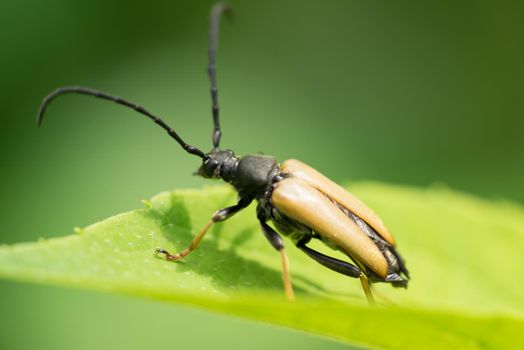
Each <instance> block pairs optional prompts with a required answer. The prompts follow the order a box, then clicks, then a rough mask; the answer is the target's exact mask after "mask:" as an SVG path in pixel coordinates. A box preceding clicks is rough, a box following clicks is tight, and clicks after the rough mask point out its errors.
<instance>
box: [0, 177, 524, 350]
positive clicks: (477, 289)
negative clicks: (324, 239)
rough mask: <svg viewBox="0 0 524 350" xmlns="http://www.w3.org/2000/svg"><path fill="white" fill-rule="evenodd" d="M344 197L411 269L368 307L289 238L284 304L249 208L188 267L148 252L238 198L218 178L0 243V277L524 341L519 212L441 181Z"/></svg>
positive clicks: (441, 339) (465, 341)
mask: <svg viewBox="0 0 524 350" xmlns="http://www.w3.org/2000/svg"><path fill="white" fill-rule="evenodd" d="M351 191H352V192H354V193H355V194H356V195H357V196H359V197H360V198H361V199H362V200H364V201H365V202H366V203H367V204H368V205H369V206H371V207H372V208H374V209H375V210H376V211H377V212H378V213H379V214H380V215H381V216H382V218H383V220H384V221H385V222H386V223H387V225H388V226H389V228H390V230H391V231H392V232H393V233H394V235H395V238H396V239H397V241H398V248H399V251H400V252H401V253H402V255H403V256H404V257H405V259H406V261H407V266H408V268H409V269H410V272H411V273H412V277H413V279H412V281H411V282H410V286H409V289H408V290H403V289H400V290H399V289H394V288H392V287H391V286H389V285H380V284H379V285H376V286H375V287H376V288H375V291H376V294H377V296H378V299H379V306H378V307H376V308H372V307H368V306H367V305H366V301H365V297H364V294H363V292H362V290H361V288H360V284H359V281H358V280H354V279H350V278H348V277H345V276H342V275H339V274H336V273H334V272H331V271H329V270H327V269H325V268H323V267H322V266H320V265H318V264H316V263H315V262H314V261H312V260H310V259H309V258H308V257H306V256H305V255H304V254H302V253H301V252H300V251H298V250H297V249H295V248H294V247H292V246H291V244H289V243H288V249H287V251H288V254H289V257H290V262H291V271H292V278H293V283H294V286H295V290H296V294H297V295H296V299H297V300H296V301H295V302H288V301H286V300H285V298H284V295H283V291H282V281H281V274H280V259H279V256H278V253H277V252H275V251H274V250H273V249H272V248H271V246H270V245H269V244H268V243H267V242H266V240H265V238H264V237H263V235H262V234H261V233H260V229H259V227H258V224H257V221H256V219H255V213H254V206H253V205H252V206H251V207H250V208H248V209H247V210H245V211H244V212H241V213H240V214H238V215H236V216H235V217H233V218H231V219H230V220H228V221H226V222H224V223H221V224H217V225H215V226H214V227H213V228H212V229H211V231H210V232H209V233H208V235H207V236H206V237H205V238H204V240H203V241H202V243H201V244H200V246H199V248H198V249H197V250H196V251H195V252H193V253H192V254H190V255H189V256H188V257H187V258H185V259H184V260H183V261H180V262H176V263H174V262H167V261H165V260H163V259H160V258H155V257H154V255H153V252H154V249H155V248H157V247H163V248H165V249H167V250H169V251H172V252H176V251H178V250H181V249H183V248H185V247H186V246H187V245H188V243H189V242H190V241H191V239H192V238H193V236H194V234H195V232H197V231H198V230H199V229H200V228H201V227H202V226H203V225H204V224H205V223H206V222H207V221H208V220H209V217H210V216H211V214H212V213H213V212H214V211H215V210H216V209H218V208H220V207H224V206H227V205H231V204H232V203H234V202H235V199H236V198H235V194H234V192H233V191H232V190H230V189H229V188H226V187H223V186H219V187H207V188H205V189H203V190H179V191H174V192H165V193H161V194H159V195H157V196H155V197H154V198H153V199H152V200H151V201H150V202H148V201H145V204H146V208H145V209H139V210H135V211H132V212H129V213H124V214H120V215H116V216H113V217H111V218H109V219H107V220H104V221H102V222H99V223H96V224H94V225H91V226H89V227H86V228H85V229H77V230H76V231H77V232H76V233H75V234H74V235H70V236H66V237H62V238H55V239H49V240H45V239H43V240H40V241H38V242H33V243H22V244H16V245H13V246H2V247H0V276H3V277H4V278H9V279H14V280H19V281H30V282H38V283H46V284H55V285H62V286H67V287H77V288H87V289H93V290H103V291H111V292H115V293H123V294H130V295H139V296H144V297H150V298H156V299H161V300H167V301H172V302H177V303H183V304H188V305H195V306H198V307H202V308H207V309H210V310H215V311H219V312H224V313H227V314H231V315H238V316H242V317H247V318H251V319H255V320H262V321H266V322H270V323H273V324H278V325H282V326H288V327H292V328H296V329H300V330H304V331H308V332H311V333H315V334H319V335H324V336H328V337H332V338H335V339H338V340H341V341H346V342H350V343H353V344H360V345H364V346H369V347H379V348H389V349H421V348H423V349H432V348H434V349H457V348H460V349H480V348H483V349H484V348H493V349H501V348H523V347H524V343H523V340H522V334H524V287H523V278H522V276H523V273H522V268H523V267H524V255H523V254H522V250H523V248H524V210H523V208H522V207H520V206H518V205H516V204H512V203H508V202H503V201H497V202H490V201H486V200H481V199H478V198H475V197H472V196H468V195H465V194H460V193H457V192H453V191H451V190H448V189H446V188H439V187H435V188H431V189H426V190H424V189H415V188H410V187H403V186H392V185H385V184H378V183H358V184H354V185H352V186H351ZM318 248H322V247H320V246H318ZM326 252H327V251H326ZM330 254H335V252H330Z"/></svg>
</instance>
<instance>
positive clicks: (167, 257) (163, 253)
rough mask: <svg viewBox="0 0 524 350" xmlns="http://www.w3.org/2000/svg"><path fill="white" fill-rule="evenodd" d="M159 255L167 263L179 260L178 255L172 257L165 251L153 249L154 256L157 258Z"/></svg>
mask: <svg viewBox="0 0 524 350" xmlns="http://www.w3.org/2000/svg"><path fill="white" fill-rule="evenodd" d="M159 254H162V255H164V258H165V259H166V260H169V261H175V260H178V259H180V258H181V256H179V254H175V255H173V254H171V253H169V252H168V251H167V250H165V249H162V248H157V249H155V256H156V257H158V255H159Z"/></svg>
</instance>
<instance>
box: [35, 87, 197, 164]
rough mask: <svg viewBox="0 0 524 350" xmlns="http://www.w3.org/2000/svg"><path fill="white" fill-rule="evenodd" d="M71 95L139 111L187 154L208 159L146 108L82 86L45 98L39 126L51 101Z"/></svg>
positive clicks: (41, 107) (39, 116)
mask: <svg viewBox="0 0 524 350" xmlns="http://www.w3.org/2000/svg"><path fill="white" fill-rule="evenodd" d="M69 93H76V94H83V95H88V96H94V97H98V98H101V99H104V100H108V101H112V102H115V103H118V104H120V105H122V106H126V107H129V108H132V109H134V110H135V111H137V112H138V113H140V114H143V115H145V116H147V117H149V118H150V119H151V120H153V121H154V122H155V123H157V124H158V125H160V126H161V127H162V128H163V129H164V130H165V131H167V133H168V134H169V136H171V137H172V138H174V139H175V140H176V142H178V143H179V144H180V146H182V148H183V149H184V150H186V152H188V153H190V154H194V155H195V156H199V157H200V158H206V157H207V156H206V154H205V153H204V152H202V151H201V150H199V149H198V148H196V147H194V146H191V145H188V144H187V143H185V142H184V140H182V139H181V138H180V136H178V134H177V133H176V132H175V130H173V129H172V128H170V127H169V126H168V125H167V124H166V123H165V122H164V121H163V120H162V119H160V118H158V117H157V116H155V115H153V114H152V113H151V112H149V111H147V110H146V109H145V108H144V107H142V106H140V105H137V104H135V103H132V102H129V101H127V100H124V99H123V98H121V97H118V96H112V95H109V94H106V93H105V92H102V91H97V90H93V89H90V88H86V87H82V86H64V87H61V88H58V89H56V90H55V91H53V92H52V93H50V94H49V95H47V96H46V97H45V98H44V100H43V101H42V104H41V105H40V109H39V110H38V115H37V119H36V120H37V123H38V125H39V126H40V125H41V124H42V121H43V120H44V114H45V112H46V110H47V107H48V106H49V104H50V103H51V101H53V100H54V99H55V98H57V97H58V96H60V95H64V94H69Z"/></svg>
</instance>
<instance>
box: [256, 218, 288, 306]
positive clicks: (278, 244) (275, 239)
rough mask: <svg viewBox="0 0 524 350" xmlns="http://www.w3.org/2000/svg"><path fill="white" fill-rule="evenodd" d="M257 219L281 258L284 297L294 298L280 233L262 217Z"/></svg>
mask: <svg viewBox="0 0 524 350" xmlns="http://www.w3.org/2000/svg"><path fill="white" fill-rule="evenodd" d="M258 220H259V221H260V226H261V227H262V232H263V233H264V236H266V238H267V240H268V241H269V243H271V245H272V246H273V248H275V249H276V250H277V251H278V252H279V253H280V259H281V260H282V280H283V281H284V291H285V293H286V297H287V298H288V299H289V300H294V299H295V294H294V292H293V284H292V283H291V277H290V276H289V261H288V258H287V254H286V251H285V249H284V242H283V241H282V237H280V235H279V234H278V233H277V232H276V231H275V230H273V228H272V227H271V226H269V225H268V224H267V223H266V221H265V220H264V219H263V218H261V217H259V218H258Z"/></svg>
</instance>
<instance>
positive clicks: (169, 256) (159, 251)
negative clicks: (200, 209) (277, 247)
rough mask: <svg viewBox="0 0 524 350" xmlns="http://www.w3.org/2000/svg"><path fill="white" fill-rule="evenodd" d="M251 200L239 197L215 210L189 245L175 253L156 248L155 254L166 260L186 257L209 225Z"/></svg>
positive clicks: (226, 217)
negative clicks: (230, 204)
mask: <svg viewBox="0 0 524 350" xmlns="http://www.w3.org/2000/svg"><path fill="white" fill-rule="evenodd" d="M251 201H252V199H251V198H247V197H241V198H240V199H239V201H238V203H237V204H236V205H232V206H230V207H226V208H222V209H220V210H217V211H216V212H215V213H214V214H213V216H212V217H211V220H210V221H209V222H208V223H207V224H206V225H205V226H204V227H203V228H202V229H201V230H200V231H199V232H198V234H197V235H196V236H195V238H193V240H192V241H191V243H190V244H189V246H188V247H187V248H185V249H184V250H182V251H180V252H178V253H176V254H171V253H169V252H168V251H167V250H165V249H162V248H158V249H156V250H155V255H158V254H162V255H164V257H165V258H166V259H167V260H172V261H176V260H179V259H181V258H183V257H186V256H187V255H189V253H191V252H192V251H193V250H195V249H196V247H197V246H198V244H199V243H200V241H201V240H202V238H204V236H205V235H206V233H207V232H208V231H209V229H210V228H211V226H213V225H214V224H215V223H217V222H220V221H224V220H227V219H229V218H230V217H232V216H233V215H235V214H236V213H238V212H239V211H241V210H242V209H244V208H246V207H247V206H248V205H249V204H250V203H251Z"/></svg>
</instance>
